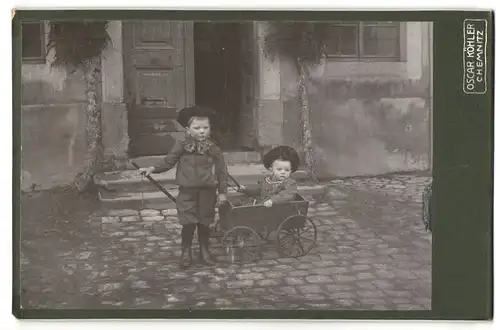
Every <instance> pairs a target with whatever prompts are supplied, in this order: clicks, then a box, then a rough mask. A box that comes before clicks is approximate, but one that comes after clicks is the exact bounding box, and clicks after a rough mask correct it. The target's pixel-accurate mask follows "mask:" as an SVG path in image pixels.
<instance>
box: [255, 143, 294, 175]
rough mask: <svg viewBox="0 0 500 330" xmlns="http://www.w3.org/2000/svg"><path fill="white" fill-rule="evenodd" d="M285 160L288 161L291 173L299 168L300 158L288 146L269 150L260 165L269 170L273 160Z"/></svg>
mask: <svg viewBox="0 0 500 330" xmlns="http://www.w3.org/2000/svg"><path fill="white" fill-rule="evenodd" d="M278 159H280V160H285V161H289V162H290V164H291V166H292V172H295V171H297V168H298V167H299V163H300V158H299V155H298V154H297V152H296V151H295V150H294V149H293V148H291V147H288V146H277V147H275V148H273V149H271V150H269V151H268V152H267V153H266V154H265V155H264V157H262V163H263V164H264V166H265V167H266V168H270V167H271V166H272V165H273V163H274V161H275V160H278Z"/></svg>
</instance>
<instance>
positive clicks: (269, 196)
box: [239, 146, 299, 207]
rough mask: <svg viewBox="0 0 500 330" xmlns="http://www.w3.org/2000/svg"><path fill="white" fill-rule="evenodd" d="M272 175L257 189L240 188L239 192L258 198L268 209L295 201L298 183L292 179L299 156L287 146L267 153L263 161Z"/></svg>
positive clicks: (260, 183) (256, 187) (261, 182)
mask: <svg viewBox="0 0 500 330" xmlns="http://www.w3.org/2000/svg"><path fill="white" fill-rule="evenodd" d="M262 162H263V163H264V166H265V167H266V168H267V169H268V170H269V172H270V175H269V176H268V177H266V178H265V179H264V180H262V181H260V182H259V184H258V185H257V186H255V187H245V186H240V189H239V191H241V192H243V193H244V194H246V195H248V196H253V197H256V198H257V202H258V203H263V204H264V206H266V207H271V206H273V205H274V204H280V203H283V202H288V201H293V200H294V199H295V195H296V194H297V182H296V181H295V180H294V179H293V178H291V177H290V175H291V174H292V173H294V172H295V171H297V167H298V166H299V156H298V154H297V152H296V151H295V150H293V149H292V148H290V147H287V146H278V147H275V148H273V149H271V150H270V151H269V152H268V153H266V154H265V155H264V157H263V159H262Z"/></svg>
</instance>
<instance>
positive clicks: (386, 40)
mask: <svg viewBox="0 0 500 330" xmlns="http://www.w3.org/2000/svg"><path fill="white" fill-rule="evenodd" d="M398 48H399V35H398V28H397V27H396V26H365V27H364V29H363V53H364V55H368V56H381V57H395V56H397V54H398Z"/></svg>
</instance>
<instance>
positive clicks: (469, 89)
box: [463, 19, 487, 94]
mask: <svg viewBox="0 0 500 330" xmlns="http://www.w3.org/2000/svg"><path fill="white" fill-rule="evenodd" d="M463 33H464V51H463V60H464V63H463V64H464V77H463V90H464V92H465V93H466V94H484V93H486V73H487V71H486V41H487V21H486V20H484V19H466V20H464V31H463Z"/></svg>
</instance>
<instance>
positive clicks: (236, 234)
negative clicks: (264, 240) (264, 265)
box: [222, 226, 261, 264]
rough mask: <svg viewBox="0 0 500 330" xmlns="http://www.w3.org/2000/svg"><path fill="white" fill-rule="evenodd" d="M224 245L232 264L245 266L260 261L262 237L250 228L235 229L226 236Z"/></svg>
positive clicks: (238, 227) (240, 227) (223, 241)
mask: <svg viewBox="0 0 500 330" xmlns="http://www.w3.org/2000/svg"><path fill="white" fill-rule="evenodd" d="M222 245H223V247H224V250H225V251H226V255H227V258H228V260H229V261H230V262H231V263H237V264H244V263H247V262H253V261H256V260H258V259H260V253H261V252H260V237H259V234H257V232H256V231H255V230H253V229H252V228H250V227H246V226H237V227H233V228H232V229H230V230H229V231H228V232H227V233H226V235H224V238H223V239H222Z"/></svg>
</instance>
